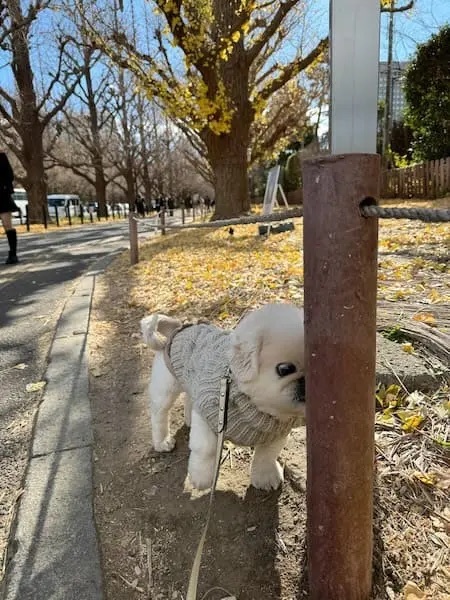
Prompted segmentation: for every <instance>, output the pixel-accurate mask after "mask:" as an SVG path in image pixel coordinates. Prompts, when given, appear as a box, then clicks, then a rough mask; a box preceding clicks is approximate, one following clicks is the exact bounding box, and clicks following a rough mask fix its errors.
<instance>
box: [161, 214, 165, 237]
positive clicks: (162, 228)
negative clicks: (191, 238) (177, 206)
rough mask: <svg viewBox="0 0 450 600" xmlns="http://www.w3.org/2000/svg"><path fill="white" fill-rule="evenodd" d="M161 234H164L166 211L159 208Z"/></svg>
mask: <svg viewBox="0 0 450 600" xmlns="http://www.w3.org/2000/svg"><path fill="white" fill-rule="evenodd" d="M161 235H166V211H165V209H164V208H163V209H162V210H161Z"/></svg>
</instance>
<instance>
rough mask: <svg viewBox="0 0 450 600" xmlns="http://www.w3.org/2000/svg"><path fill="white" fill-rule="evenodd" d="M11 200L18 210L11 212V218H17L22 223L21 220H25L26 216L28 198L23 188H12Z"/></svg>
mask: <svg viewBox="0 0 450 600" xmlns="http://www.w3.org/2000/svg"><path fill="white" fill-rule="evenodd" d="M13 200H14V202H15V203H16V205H17V206H18V208H19V210H18V211H16V212H13V213H12V215H13V217H17V218H19V219H20V220H21V221H22V219H25V217H26V214H27V205H28V198H27V193H26V191H25V190H24V189H23V188H14V193H13Z"/></svg>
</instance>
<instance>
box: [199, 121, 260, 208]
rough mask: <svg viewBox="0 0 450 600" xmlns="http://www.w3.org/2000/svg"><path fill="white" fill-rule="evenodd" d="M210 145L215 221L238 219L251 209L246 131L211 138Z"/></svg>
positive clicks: (243, 129)
mask: <svg viewBox="0 0 450 600" xmlns="http://www.w3.org/2000/svg"><path fill="white" fill-rule="evenodd" d="M208 142H209V143H208V154H209V160H210V164H211V168H212V170H213V174H214V189H215V203H216V204H215V211H214V215H213V219H229V218H232V217H237V216H239V215H241V214H242V213H244V212H246V211H248V210H249V209H250V196H249V188H248V176H247V147H248V145H247V136H246V134H245V128H242V130H241V131H235V132H233V133H231V134H230V135H221V136H211V139H210V140H208Z"/></svg>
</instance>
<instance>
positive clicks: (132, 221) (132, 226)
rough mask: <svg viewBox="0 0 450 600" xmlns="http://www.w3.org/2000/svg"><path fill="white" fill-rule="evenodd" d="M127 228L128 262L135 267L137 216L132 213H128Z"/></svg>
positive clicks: (137, 246)
mask: <svg viewBox="0 0 450 600" xmlns="http://www.w3.org/2000/svg"><path fill="white" fill-rule="evenodd" d="M128 227H129V232H130V262H131V264H132V265H136V264H137V263H138V262H139V244H138V226H137V214H136V213H134V212H132V211H130V212H129V213H128Z"/></svg>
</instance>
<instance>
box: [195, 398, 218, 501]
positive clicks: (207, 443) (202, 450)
mask: <svg viewBox="0 0 450 600" xmlns="http://www.w3.org/2000/svg"><path fill="white" fill-rule="evenodd" d="M216 447H217V436H216V434H215V433H214V432H213V431H212V430H211V428H210V427H209V425H208V423H207V422H206V421H205V419H204V418H203V417H202V416H201V415H200V414H199V413H198V412H197V411H196V410H195V408H192V412H191V433H190V436H189V448H190V450H191V454H190V456H189V466H188V470H189V477H190V479H191V482H192V485H193V486H194V487H195V488H197V489H198V490H205V489H207V488H210V487H211V486H212V482H213V477H214V463H215V458H216Z"/></svg>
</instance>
